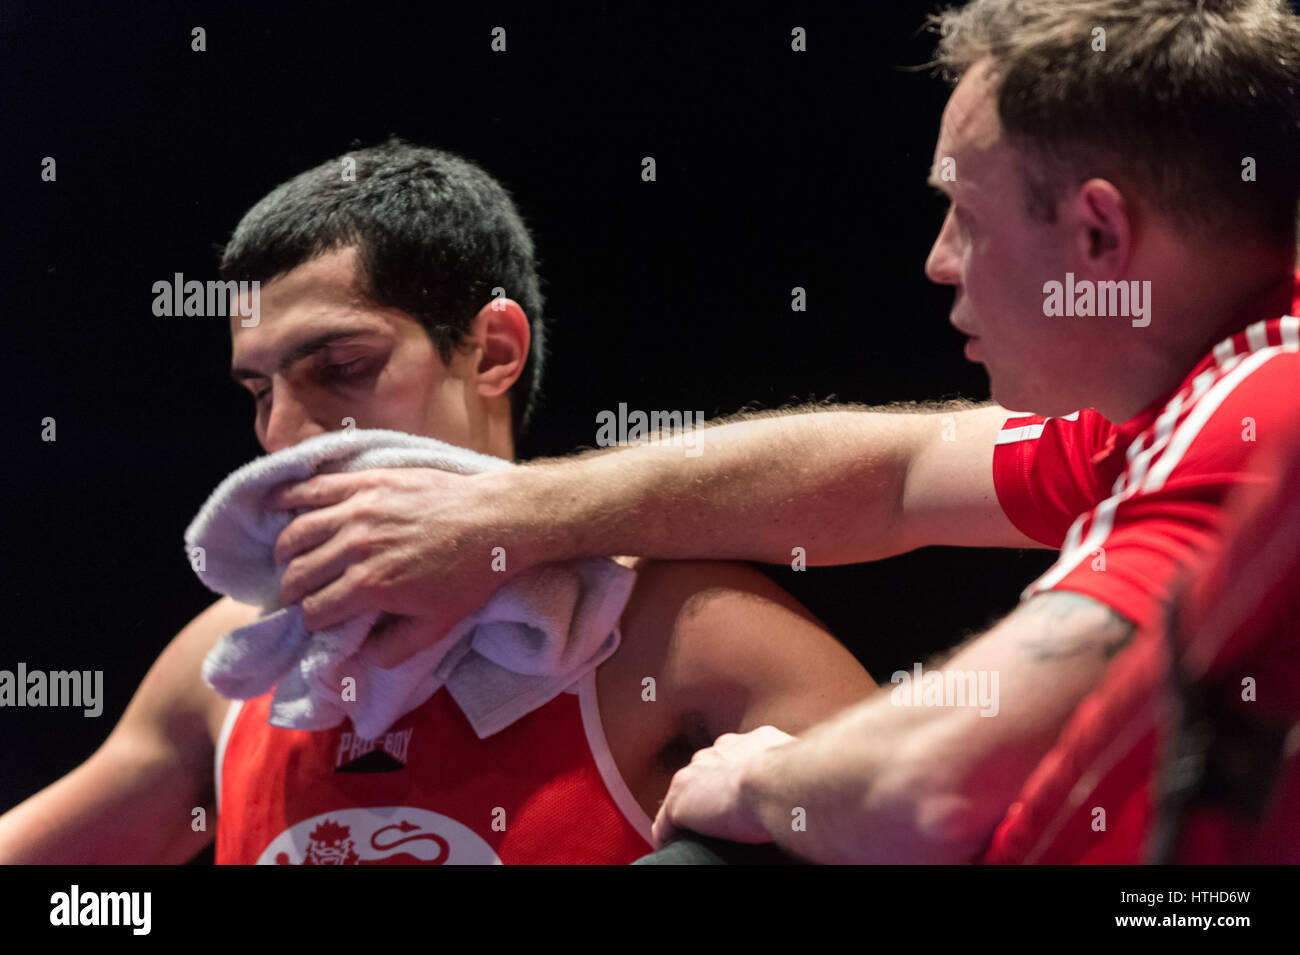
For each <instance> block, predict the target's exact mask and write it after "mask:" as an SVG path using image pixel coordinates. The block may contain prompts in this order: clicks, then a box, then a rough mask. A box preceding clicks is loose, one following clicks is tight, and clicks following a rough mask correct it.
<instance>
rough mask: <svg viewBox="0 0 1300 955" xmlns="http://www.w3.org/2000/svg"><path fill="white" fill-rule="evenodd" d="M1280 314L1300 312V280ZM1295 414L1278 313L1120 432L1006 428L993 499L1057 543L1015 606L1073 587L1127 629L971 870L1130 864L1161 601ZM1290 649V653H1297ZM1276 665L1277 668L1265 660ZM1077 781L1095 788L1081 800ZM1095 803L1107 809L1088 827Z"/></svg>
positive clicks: (1148, 751)
mask: <svg viewBox="0 0 1300 955" xmlns="http://www.w3.org/2000/svg"><path fill="white" fill-rule="evenodd" d="M1293 311H1296V312H1300V276H1298V277H1297V295H1296V300H1295V303H1294V305H1293ZM1298 419H1300V319H1298V318H1296V317H1294V316H1284V317H1282V318H1278V319H1273V320H1271V321H1261V322H1257V323H1255V324H1253V325H1251V326H1250V327H1249V328H1247V329H1245V330H1244V331H1242V332H1239V333H1237V334H1236V335H1233V336H1231V337H1230V338H1227V339H1225V340H1224V341H1222V342H1220V343H1219V344H1218V345H1217V346H1215V348H1214V349H1213V350H1212V352H1211V353H1210V354H1208V355H1206V356H1205V358H1203V359H1202V360H1201V361H1200V362H1199V363H1197V365H1196V367H1195V368H1193V369H1192V371H1191V372H1190V373H1189V374H1188V376H1187V378H1186V379H1185V380H1184V381H1183V382H1182V384H1181V385H1180V386H1179V388H1178V389H1177V390H1176V391H1175V392H1174V393H1173V394H1172V395H1171V396H1168V397H1165V398H1162V399H1161V400H1159V401H1157V402H1155V403H1153V404H1152V405H1151V406H1150V407H1148V408H1147V409H1146V410H1145V411H1143V412H1142V413H1141V414H1139V415H1137V416H1136V417H1134V418H1133V419H1131V420H1129V421H1127V422H1125V423H1123V424H1121V425H1119V426H1115V425H1112V424H1111V423H1110V422H1108V421H1106V420H1105V419H1104V418H1102V417H1101V416H1100V415H1099V414H1097V413H1096V412H1093V411H1088V410H1085V411H1081V412H1076V413H1075V414H1072V415H1068V416H1066V417H1063V418H1044V417H1039V416H1034V415H1019V414H1017V415H1012V416H1010V417H1009V418H1008V420H1007V421H1006V422H1005V424H1004V425H1003V429H1002V431H1001V433H1000V435H999V437H998V439H997V445H996V447H995V450H994V460H993V468H994V481H995V486H996V488H997V494H998V500H999V502H1000V503H1001V505H1002V508H1003V510H1004V512H1005V513H1006V514H1007V516H1008V518H1009V519H1010V520H1011V521H1012V522H1013V523H1014V524H1015V525H1016V526H1017V527H1018V528H1020V530H1021V531H1023V532H1024V533H1025V534H1027V535H1028V536H1030V537H1033V538H1034V539H1036V540H1038V541H1040V542H1042V543H1045V544H1049V545H1051V546H1056V547H1060V548H1061V553H1060V557H1059V558H1058V560H1057V562H1056V563H1055V564H1054V565H1053V566H1052V567H1051V568H1049V569H1048V571H1047V572H1046V573H1045V574H1043V575H1042V576H1041V577H1040V578H1039V579H1038V580H1036V581H1034V582H1033V583H1032V584H1031V585H1030V586H1029V587H1027V588H1026V589H1025V591H1024V593H1023V594H1022V595H1021V598H1022V599H1027V598H1029V597H1032V596H1033V595H1035V594H1038V593H1042V592H1043V591H1046V590H1069V591H1074V592H1078V593H1083V594H1086V595H1088V596H1090V597H1093V598H1094V599H1096V600H1099V601H1101V602H1102V603H1105V604H1107V605H1108V606H1110V607H1112V608H1113V609H1114V610H1116V611H1117V612H1118V613H1120V614H1122V615H1123V616H1125V617H1127V618H1128V619H1129V620H1131V621H1133V622H1134V623H1135V624H1137V625H1138V627H1139V628H1140V633H1139V636H1138V638H1137V640H1136V641H1135V645H1134V646H1133V647H1131V648H1130V650H1129V651H1128V652H1126V653H1125V654H1123V655H1121V657H1120V658H1119V659H1117V660H1116V662H1115V664H1114V666H1113V667H1112V669H1111V671H1110V672H1109V673H1108V674H1107V679H1106V681H1105V683H1104V684H1103V685H1102V687H1100V688H1099V689H1098V690H1097V691H1096V692H1095V693H1093V694H1092V695H1090V696H1089V697H1088V698H1086V699H1085V700H1084V701H1083V702H1082V703H1081V705H1080V706H1079V707H1078V709H1077V710H1076V713H1075V715H1074V717H1073V718H1072V719H1071V722H1070V723H1069V724H1068V725H1067V727H1066V728H1065V730H1064V732H1063V733H1062V736H1061V739H1060V740H1059V741H1058V743H1057V745H1056V746H1055V747H1054V748H1053V750H1052V751H1051V752H1050V753H1049V754H1048V755H1047V756H1046V757H1045V758H1044V759H1043V761H1042V762H1041V763H1040V765H1039V766H1038V767H1037V768H1036V769H1035V771H1034V773H1033V774H1031V776H1030V778H1029V780H1028V781H1027V782H1026V784H1025V786H1024V788H1023V789H1022V791H1021V793H1020V795H1019V798H1018V799H1017V801H1016V802H1015V803H1014V804H1013V805H1012V806H1011V807H1010V809H1009V811H1008V813H1007V816H1006V817H1005V818H1004V820H1003V822H1002V824H1001V825H1000V826H999V827H998V829H997V831H996V832H995V833H994V836H993V839H992V841H991V843H990V846H989V847H988V849H987V850H986V852H985V854H984V855H983V857H982V861H985V862H997V863H1005V862H1019V861H1036V862H1052V863H1063V862H1067V863H1068V862H1133V861H1137V858H1138V851H1139V848H1140V842H1141V839H1142V838H1143V836H1144V834H1145V827H1146V820H1147V819H1148V805H1149V799H1148V798H1147V797H1148V792H1147V785H1146V779H1147V777H1148V776H1149V773H1150V768H1151V765H1152V763H1153V760H1154V758H1155V754H1156V752H1157V749H1156V736H1155V733H1154V730H1153V729H1151V728H1150V727H1148V730H1147V731H1146V732H1145V733H1137V730H1136V729H1135V727H1137V723H1136V722H1135V721H1134V719H1133V714H1135V713H1139V712H1145V711H1148V710H1149V708H1150V702H1149V701H1150V700H1151V698H1152V694H1153V693H1154V692H1155V688H1156V687H1158V686H1159V685H1160V680H1161V679H1163V670H1162V668H1161V662H1160V661H1161V660H1162V659H1163V658H1162V655H1161V651H1160V647H1159V645H1158V639H1159V634H1160V632H1161V627H1162V624H1163V622H1164V614H1165V607H1166V604H1167V603H1168V602H1169V601H1170V600H1171V598H1172V597H1173V596H1174V594H1175V592H1176V590H1177V588H1178V586H1179V581H1180V580H1181V579H1182V577H1183V575H1184V574H1186V573H1187V572H1188V570H1189V569H1191V568H1195V567H1198V566H1203V565H1204V563H1205V561H1206V560H1207V559H1208V558H1210V557H1212V555H1213V554H1214V552H1215V549H1216V545H1217V544H1218V543H1219V541H1220V540H1221V539H1222V537H1223V535H1224V532H1225V530H1227V529H1228V527H1229V526H1230V524H1229V514H1230V511H1229V508H1228V506H1227V504H1228V500H1229V498H1230V497H1231V496H1232V495H1233V493H1234V492H1235V491H1240V490H1242V489H1243V486H1247V485H1259V484H1262V483H1265V482H1268V481H1270V480H1272V479H1273V476H1272V475H1270V474H1269V473H1268V472H1267V471H1261V470H1260V469H1259V468H1258V466H1257V464H1256V462H1255V461H1252V458H1253V457H1254V452H1255V450H1256V448H1257V446H1258V445H1259V444H1268V443H1270V442H1278V441H1282V440H1285V438H1286V436H1288V435H1294V434H1296V431H1295V430H1294V423H1295V422H1296V421H1297V420H1298ZM1288 626H1290V627H1291V629H1289V630H1279V629H1278V628H1277V626H1273V629H1272V630H1270V631H1268V632H1267V633H1263V632H1261V634H1259V635H1257V636H1259V638H1260V640H1261V641H1262V642H1263V643H1267V644H1269V645H1270V646H1272V645H1273V644H1277V643H1278V642H1279V640H1283V641H1285V640H1290V641H1291V643H1294V633H1295V631H1294V624H1293V623H1291V624H1288ZM1279 635H1280V636H1279ZM1288 635H1289V636H1288ZM1283 649H1285V648H1283ZM1268 652H1270V653H1273V654H1275V655H1276V653H1277V652H1278V651H1277V650H1276V648H1274V649H1272V650H1269V651H1268ZM1287 653H1289V654H1290V655H1291V656H1292V657H1294V656H1295V648H1294V647H1292V648H1291V649H1290V650H1288V651H1287ZM1273 669H1274V672H1281V670H1280V669H1278V668H1277V667H1276V661H1273ZM1286 673H1287V674H1288V678H1289V679H1290V684H1288V685H1289V686H1290V690H1284V691H1283V695H1284V696H1285V695H1287V694H1288V693H1289V694H1290V695H1291V696H1293V697H1297V696H1300V685H1297V683H1300V669H1297V668H1295V667H1291V668H1288V669H1287V670H1286ZM1148 715H1149V714H1148ZM1126 733H1127V734H1128V735H1133V734H1134V733H1137V735H1134V738H1133V739H1132V740H1129V742H1130V743H1131V744H1132V745H1131V746H1129V747H1128V749H1127V750H1125V751H1124V752H1123V754H1122V755H1120V754H1119V750H1115V749H1114V748H1113V746H1108V741H1109V743H1112V744H1114V746H1119V744H1120V743H1123V742H1124V739H1126V738H1127V737H1126V736H1125V734H1126ZM1120 748H1121V749H1123V747H1120ZM1107 753H1109V755H1107ZM1084 776H1087V777H1088V778H1089V779H1091V780H1092V782H1093V788H1092V790H1091V792H1090V793H1089V794H1088V797H1087V799H1085V800H1084V801H1083V802H1079V798H1081V797H1079V787H1078V785H1077V784H1078V783H1079V782H1080V781H1081V779H1082V778H1083V777H1084ZM1107 787H1109V789H1107ZM1103 793H1105V794H1106V795H1105V798H1102V797H1103ZM1075 803H1078V804H1077V805H1076V804H1075ZM1098 805H1102V806H1109V807H1110V809H1111V810H1112V813H1113V815H1112V818H1111V820H1110V827H1109V829H1108V830H1104V831H1103V832H1101V833H1100V834H1099V833H1098V831H1097V829H1096V828H1095V821H1096V820H1095V816H1094V813H1095V810H1096V808H1097V806H1098ZM1202 841H1203V842H1204V840H1202ZM1220 842H1222V840H1220ZM1239 842H1240V840H1239ZM1219 848H1222V846H1220V847H1219ZM1214 851H1217V850H1215V849H1213V848H1212V847H1209V845H1208V843H1206V844H1204V845H1199V846H1191V847H1189V848H1185V851H1184V857H1183V859H1182V860H1180V861H1215V860H1216V859H1217V860H1218V861H1227V859H1228V857H1227V856H1226V855H1224V854H1223V853H1222V852H1220V853H1219V855H1218V856H1215V855H1214Z"/></svg>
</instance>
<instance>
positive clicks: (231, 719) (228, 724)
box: [213, 700, 244, 816]
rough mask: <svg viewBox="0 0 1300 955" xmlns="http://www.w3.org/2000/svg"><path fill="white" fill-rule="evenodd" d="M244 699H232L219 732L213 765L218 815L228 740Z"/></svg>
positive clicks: (219, 813)
mask: <svg viewBox="0 0 1300 955" xmlns="http://www.w3.org/2000/svg"><path fill="white" fill-rule="evenodd" d="M243 705H244V701H243V700H232V701H231V703H230V707H229V708H228V709H227V710H226V718H225V719H224V720H222V721H221V732H220V733H218V734H217V752H216V758H215V761H214V766H213V773H214V774H215V775H214V783H213V785H214V786H215V787H216V790H217V815H218V816H220V815H221V767H222V765H223V764H224V763H225V761H226V741H227V740H229V739H230V734H231V733H232V732H233V731H234V729H235V720H237V719H239V711H240V709H241V708H242V707H243Z"/></svg>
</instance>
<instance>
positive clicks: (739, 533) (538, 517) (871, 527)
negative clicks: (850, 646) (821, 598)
mask: <svg viewBox="0 0 1300 955" xmlns="http://www.w3.org/2000/svg"><path fill="white" fill-rule="evenodd" d="M931 417H933V416H928V415H918V414H898V413H889V412H877V411H867V410H843V411H824V412H810V413H802V414H794V415H781V416H775V417H771V416H769V417H754V418H747V419H743V420H738V421H733V422H731V423H727V424H722V425H716V426H713V427H709V428H706V429H704V430H703V431H701V432H698V433H696V434H695V435H693V436H692V440H693V441H695V442H696V447H695V448H694V449H692V453H691V454H690V455H687V454H686V453H685V449H684V448H683V447H681V446H680V445H679V446H672V445H646V446H640V447H630V448H623V449H619V450H616V451H606V452H599V451H598V452H589V453H587V454H583V455H580V456H577V457H575V458H569V459H563V460H558V461H544V462H540V463H536V464H532V465H528V466H525V467H523V468H519V469H516V470H515V471H511V472H506V473H504V474H503V475H502V476H501V480H502V481H503V482H504V483H503V485H502V486H503V488H507V489H509V488H512V487H513V490H507V493H514V494H516V498H515V499H527V500H529V501H530V502H533V503H536V504H537V505H538V506H537V507H536V509H535V511H534V513H533V514H531V515H530V516H529V518H528V519H529V522H530V526H529V528H528V533H529V535H530V536H532V537H534V538H535V539H538V540H539V541H540V543H539V545H538V546H539V548H540V553H541V555H543V556H544V557H545V558H546V559H562V558H567V557H577V556H596V555H603V554H634V555H637V556H643V557H656V558H669V559H672V558H678V559H689V558H704V557H708V558H719V559H739V560H756V561H763V562H768V563H788V562H789V561H790V560H791V559H792V556H793V553H794V548H796V547H800V548H803V552H804V554H805V560H806V562H807V563H808V564H810V565H826V564H840V563H849V562H858V561H865V560H875V559H879V558H881V557H886V556H890V555H892V554H894V553H897V552H898V550H897V546H896V542H897V540H898V539H899V535H898V527H897V524H898V519H899V514H900V510H901V502H902V492H903V486H904V480H905V477H906V473H907V466H908V462H909V461H910V459H911V455H912V453H913V451H914V448H915V447H916V443H917V440H918V436H919V435H920V434H921V433H922V432H923V429H924V428H925V427H927V426H928V423H927V421H926V420H925V419H928V418H931ZM935 426H936V427H937V423H936V424H935ZM695 450H698V451H699V453H698V454H695V453H694V452H695ZM514 482H521V483H517V484H516V483H514ZM520 489H522V490H523V491H524V492H525V493H523V494H518V491H519V490H520Z"/></svg>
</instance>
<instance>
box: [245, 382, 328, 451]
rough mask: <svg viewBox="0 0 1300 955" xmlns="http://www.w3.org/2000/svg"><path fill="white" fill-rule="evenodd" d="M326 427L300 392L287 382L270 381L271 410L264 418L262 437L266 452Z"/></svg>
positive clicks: (324, 430)
mask: <svg viewBox="0 0 1300 955" xmlns="http://www.w3.org/2000/svg"><path fill="white" fill-rule="evenodd" d="M328 430H329V429H328V428H326V427H325V426H324V424H322V423H321V422H320V421H318V420H317V416H315V415H314V414H312V410H311V408H310V407H309V406H308V404H307V402H306V401H305V400H304V398H303V396H302V395H300V394H298V393H297V392H296V391H295V390H294V389H293V388H292V387H291V386H290V385H288V384H287V383H284V382H273V383H272V385H271V411H270V413H269V415H268V417H267V419H266V434H265V437H264V440H263V441H262V446H263V447H264V448H266V451H267V453H268V454H274V453H275V452H276V451H282V450H283V449H285V448H291V447H293V446H294V445H295V444H297V443H298V442H300V441H306V440H307V439H308V438H314V437H315V436H316V435H318V434H324V433H325V432H326V431H328Z"/></svg>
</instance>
